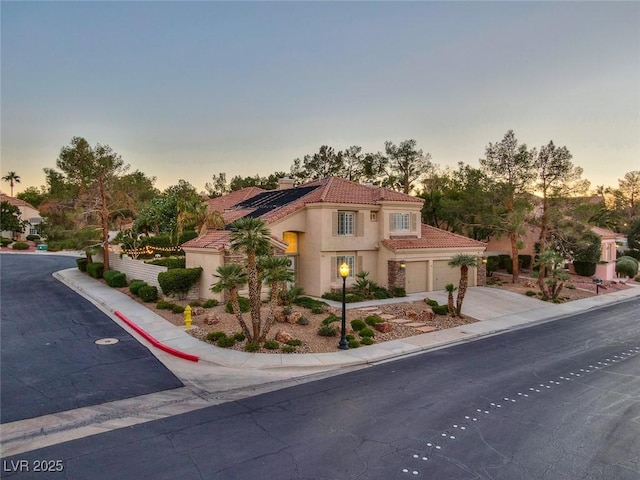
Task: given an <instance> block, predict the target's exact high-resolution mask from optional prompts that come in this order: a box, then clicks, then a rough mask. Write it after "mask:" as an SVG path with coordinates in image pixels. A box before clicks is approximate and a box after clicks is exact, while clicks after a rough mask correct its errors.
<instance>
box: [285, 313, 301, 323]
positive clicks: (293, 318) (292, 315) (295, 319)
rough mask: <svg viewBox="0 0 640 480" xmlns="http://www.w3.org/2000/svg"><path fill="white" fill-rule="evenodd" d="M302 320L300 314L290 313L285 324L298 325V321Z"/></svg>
mask: <svg viewBox="0 0 640 480" xmlns="http://www.w3.org/2000/svg"><path fill="white" fill-rule="evenodd" d="M300 318H302V313H300V312H291V313H290V314H289V315H287V323H298V320H300Z"/></svg>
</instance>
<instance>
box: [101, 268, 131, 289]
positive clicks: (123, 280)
mask: <svg viewBox="0 0 640 480" xmlns="http://www.w3.org/2000/svg"><path fill="white" fill-rule="evenodd" d="M102 276H103V277H104V280H105V281H106V282H107V285H109V286H110V287H113V288H122V287H126V286H127V276H126V275H125V274H124V273H122V272H119V271H118V270H107V271H106V272H104V274H103V275H102Z"/></svg>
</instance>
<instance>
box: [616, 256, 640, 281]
mask: <svg viewBox="0 0 640 480" xmlns="http://www.w3.org/2000/svg"><path fill="white" fill-rule="evenodd" d="M616 273H617V274H618V275H619V276H624V277H629V278H633V277H635V276H636V275H637V274H638V261H637V260H636V259H635V258H633V257H620V258H619V259H618V260H616Z"/></svg>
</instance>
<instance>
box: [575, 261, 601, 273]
mask: <svg viewBox="0 0 640 480" xmlns="http://www.w3.org/2000/svg"><path fill="white" fill-rule="evenodd" d="M573 268H574V269H575V271H576V273H577V274H578V275H580V276H582V277H590V276H591V275H593V274H595V273H596V264H595V263H591V262H575V261H574V262H573Z"/></svg>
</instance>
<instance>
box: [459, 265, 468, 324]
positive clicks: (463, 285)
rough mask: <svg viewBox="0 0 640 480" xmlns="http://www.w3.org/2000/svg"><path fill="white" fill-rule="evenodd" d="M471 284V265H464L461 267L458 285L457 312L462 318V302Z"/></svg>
mask: <svg viewBox="0 0 640 480" xmlns="http://www.w3.org/2000/svg"><path fill="white" fill-rule="evenodd" d="M468 285H469V267H467V266H466V265H462V266H461V267H460V284H459V285H458V298H457V299H456V314H457V315H458V317H460V318H462V302H463V300H464V296H465V295H466V293H467V286H468Z"/></svg>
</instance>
